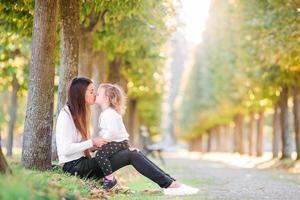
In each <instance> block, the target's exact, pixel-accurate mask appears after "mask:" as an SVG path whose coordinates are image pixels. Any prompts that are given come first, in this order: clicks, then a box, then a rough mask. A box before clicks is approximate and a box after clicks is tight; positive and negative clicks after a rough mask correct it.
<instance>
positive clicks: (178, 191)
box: [164, 184, 199, 195]
mask: <svg viewBox="0 0 300 200" xmlns="http://www.w3.org/2000/svg"><path fill="white" fill-rule="evenodd" d="M198 192H199V189H198V188H193V187H190V186H187V185H184V184H182V185H181V186H179V187H177V188H165V189H164V194H165V195H192V194H197V193H198Z"/></svg>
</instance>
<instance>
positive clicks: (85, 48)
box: [78, 31, 93, 78]
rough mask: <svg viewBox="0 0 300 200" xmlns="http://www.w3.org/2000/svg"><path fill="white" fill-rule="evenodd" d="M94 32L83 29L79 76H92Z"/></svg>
mask: <svg viewBox="0 0 300 200" xmlns="http://www.w3.org/2000/svg"><path fill="white" fill-rule="evenodd" d="M92 42H93V32H84V31H81V33H80V39H79V70H78V74H79V76H84V77H87V78H91V77H92V60H93V59H92V57H93V43H92Z"/></svg>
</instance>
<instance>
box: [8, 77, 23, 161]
mask: <svg viewBox="0 0 300 200" xmlns="http://www.w3.org/2000/svg"><path fill="white" fill-rule="evenodd" d="M19 88H20V85H19V83H18V80H17V76H16V74H15V73H14V74H13V79H12V94H11V105H10V109H9V110H10V111H9V115H10V119H9V122H8V135H7V145H6V150H7V153H6V155H7V156H12V149H13V140H14V137H13V136H14V128H15V123H16V119H17V109H18V91H19Z"/></svg>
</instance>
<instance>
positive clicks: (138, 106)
mask: <svg viewBox="0 0 300 200" xmlns="http://www.w3.org/2000/svg"><path fill="white" fill-rule="evenodd" d="M0 9H1V11H3V12H1V13H3V14H1V15H0V18H1V30H2V32H1V36H2V35H3V37H4V39H3V40H2V43H1V48H0V51H1V56H0V57H1V61H0V63H1V72H2V71H3V72H5V73H1V77H4V78H7V79H8V80H10V79H11V74H15V76H12V77H15V79H16V80H17V82H18V84H15V82H16V81H15V80H14V78H12V79H11V81H10V82H11V84H10V86H8V87H7V88H4V89H3V90H6V91H11V92H13V91H15V92H13V94H16V95H15V96H20V90H19V88H20V85H23V82H24V86H23V88H24V93H25V95H27V110H26V118H25V123H24V134H23V149H22V164H23V166H25V167H28V168H37V169H48V168H49V167H50V166H51V140H52V132H53V121H55V113H57V111H59V110H60V108H61V107H62V106H63V105H64V104H65V101H66V88H67V84H68V82H69V81H70V80H71V79H72V78H73V77H75V76H77V75H80V76H87V77H90V78H93V79H94V82H95V85H96V86H97V85H98V84H99V83H100V82H103V81H108V82H113V83H119V84H121V85H122V86H123V87H124V88H125V90H126V91H127V93H128V96H129V110H128V112H127V113H128V114H127V116H126V119H127V120H126V121H127V123H128V125H129V127H128V129H129V132H130V133H131V134H132V135H131V138H132V139H133V140H134V134H133V133H134V130H135V129H136V128H135V127H137V126H136V125H135V122H136V121H140V122H143V123H144V124H146V125H147V126H148V127H150V129H152V132H153V131H155V130H156V131H157V132H158V130H157V129H156V127H157V126H158V124H159V120H160V114H159V112H157V107H159V105H160V101H161V94H162V90H161V88H162V87H161V86H162V85H163V80H162V79H161V77H162V71H163V70H162V67H163V66H164V58H163V57H162V55H161V51H162V50H163V49H164V48H165V42H166V40H167V37H168V35H169V34H170V32H171V28H172V27H169V26H167V22H168V19H169V17H170V16H172V15H173V14H174V9H173V6H172V2H171V1H169V0H155V1H144V0H139V1H118V0H111V1H106V0H94V1H80V0H36V1H23V0H19V1H16V2H10V1H8V2H5V3H1V7H0ZM32 27H33V28H32ZM31 35H32V36H31ZM14 38H16V40H17V41H13V39H14ZM5 45H6V46H5ZM9 45H10V46H11V48H7V47H8V46H9ZM29 47H31V49H30V48H29ZM30 50H31V52H30ZM14 52H15V53H14ZM30 53H31V56H30V62H28V60H29V54H30ZM2 55H5V56H2ZM18 57H22V58H24V59H23V60H24V62H23V63H22V64H21V65H20V66H17V65H15V63H13V62H11V63H9V62H6V60H7V61H15V60H16V59H18ZM2 58H3V59H2ZM26 61H27V62H26ZM28 65H29V72H28ZM19 74H21V75H22V76H20V75H19ZM23 77H24V78H23ZM55 77H57V78H58V77H59V81H58V82H59V83H58V85H56V84H57V82H56V81H55ZM20 78H21V79H20ZM23 80H24V81H23ZM14 81H15V82H14ZM14 84H15V85H18V86H17V87H16V88H17V89H16V90H13V89H11V88H14ZM27 90H28V92H27ZM56 91H57V97H58V98H57V99H58V100H57V103H55V102H54V100H55V98H54V94H55V92H56ZM17 94H18V95H17ZM12 98H14V95H12ZM14 99H16V98H14ZM12 102H13V101H12ZM54 104H57V106H56V109H55V108H54ZM11 105H12V108H15V109H16V108H17V106H13V104H11ZM23 112H24V111H23ZM12 113H14V114H12ZM16 113H17V111H16V110H14V111H12V112H11V114H10V118H14V115H15V114H16ZM137 113H138V114H137ZM98 114H99V111H98V110H97V109H96V108H95V109H94V110H93V115H94V116H93V118H94V119H96V118H97V115H98ZM94 123H95V124H96V122H94ZM13 127H14V122H13V123H12V128H11V129H12V131H13V129H14V128H13ZM94 127H95V129H94V133H95V132H97V129H96V127H97V125H95V126H94ZM11 135H12V134H11ZM11 141H12V140H11ZM10 148H11V147H10ZM52 149H55V146H54V147H52Z"/></svg>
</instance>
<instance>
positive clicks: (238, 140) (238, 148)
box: [234, 113, 244, 154]
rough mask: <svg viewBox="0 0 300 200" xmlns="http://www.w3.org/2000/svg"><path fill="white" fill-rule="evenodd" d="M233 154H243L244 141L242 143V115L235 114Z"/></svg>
mask: <svg viewBox="0 0 300 200" xmlns="http://www.w3.org/2000/svg"><path fill="white" fill-rule="evenodd" d="M234 121H235V144H234V147H235V152H238V153H240V154H243V153H244V141H243V138H244V137H243V135H244V133H243V124H244V117H243V115H242V114H240V113H239V114H237V115H236V116H235V120H234Z"/></svg>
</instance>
